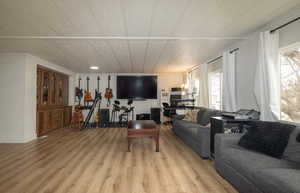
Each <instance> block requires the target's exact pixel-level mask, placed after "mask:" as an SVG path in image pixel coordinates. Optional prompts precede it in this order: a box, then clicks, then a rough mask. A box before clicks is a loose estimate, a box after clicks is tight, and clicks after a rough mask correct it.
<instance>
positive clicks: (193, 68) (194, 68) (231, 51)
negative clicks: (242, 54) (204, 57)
mask: <svg viewBox="0 0 300 193" xmlns="http://www.w3.org/2000/svg"><path fill="white" fill-rule="evenodd" d="M239 49H240V48H235V49H233V50H230V51H229V53H230V54H232V53H234V52H236V51H238V50H239ZM221 58H223V56H218V57H216V58H215V59H212V60H210V61H208V62H207V64H211V63H213V62H215V61H217V60H220V59H221ZM200 65H201V64H200ZM200 65H196V66H193V67H192V68H191V71H190V72H192V71H194V70H196V69H197V68H199V67H200Z"/></svg>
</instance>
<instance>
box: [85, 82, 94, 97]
mask: <svg viewBox="0 0 300 193" xmlns="http://www.w3.org/2000/svg"><path fill="white" fill-rule="evenodd" d="M89 81H90V78H89V77H86V84H87V85H86V90H85V91H84V102H90V101H92V100H93V98H92V94H91V92H90V89H89Z"/></svg>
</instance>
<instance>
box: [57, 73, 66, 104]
mask: <svg viewBox="0 0 300 193" xmlns="http://www.w3.org/2000/svg"><path fill="white" fill-rule="evenodd" d="M56 80H57V81H56V82H57V93H56V95H57V104H58V105H63V102H64V95H63V93H64V88H63V77H62V75H61V74H57V79H56Z"/></svg>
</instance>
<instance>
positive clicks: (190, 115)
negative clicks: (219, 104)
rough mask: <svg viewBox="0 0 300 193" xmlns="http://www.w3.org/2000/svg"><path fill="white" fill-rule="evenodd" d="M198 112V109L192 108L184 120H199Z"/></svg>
mask: <svg viewBox="0 0 300 193" xmlns="http://www.w3.org/2000/svg"><path fill="white" fill-rule="evenodd" d="M197 113H198V111H197V110H190V111H188V112H187V113H186V115H185V116H184V119H183V120H186V121H193V122H196V121H197Z"/></svg>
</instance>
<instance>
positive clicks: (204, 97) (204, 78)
mask: <svg viewBox="0 0 300 193" xmlns="http://www.w3.org/2000/svg"><path fill="white" fill-rule="evenodd" d="M199 84H200V85H199V105H200V106H202V107H208V105H209V102H208V98H209V95H208V69H207V63H204V64H201V65H200V67H199Z"/></svg>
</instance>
